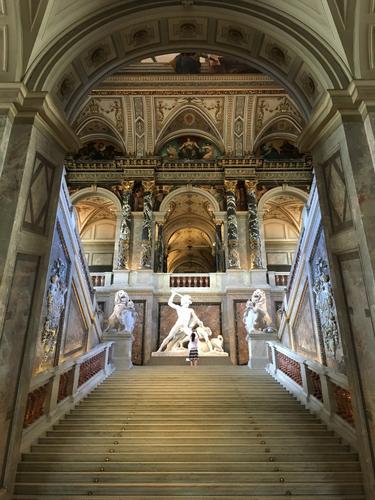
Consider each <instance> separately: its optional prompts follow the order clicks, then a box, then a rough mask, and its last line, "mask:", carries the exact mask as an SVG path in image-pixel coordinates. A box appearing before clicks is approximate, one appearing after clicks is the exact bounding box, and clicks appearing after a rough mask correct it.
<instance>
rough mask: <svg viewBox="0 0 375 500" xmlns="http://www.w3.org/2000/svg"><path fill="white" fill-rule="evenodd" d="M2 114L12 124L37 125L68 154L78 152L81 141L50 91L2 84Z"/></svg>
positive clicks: (20, 85) (0, 109)
mask: <svg viewBox="0 0 375 500" xmlns="http://www.w3.org/2000/svg"><path fill="white" fill-rule="evenodd" d="M0 95H1V98H0V112H1V111H2V112H3V113H8V114H9V117H10V119H11V120H12V121H15V120H18V121H21V122H24V123H30V124H35V125H36V126H37V127H38V128H39V129H40V130H41V131H42V132H46V133H47V134H48V135H49V136H51V137H52V138H53V139H54V141H55V142H56V143H58V144H59V145H60V146H61V147H62V149H63V150H65V151H75V150H77V149H78V148H79V146H80V141H79V139H78V137H77V135H76V134H75V132H74V131H73V129H72V127H71V125H70V124H69V122H68V121H67V119H66V117H65V115H64V113H63V111H62V110H61V109H60V107H59V106H58V105H57V103H56V102H55V99H54V98H53V97H52V96H51V95H50V94H49V93H48V92H33V91H29V90H28V89H27V87H26V86H25V85H24V84H22V83H12V82H8V83H6V82H3V83H0Z"/></svg>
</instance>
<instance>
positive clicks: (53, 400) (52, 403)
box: [46, 372, 61, 415]
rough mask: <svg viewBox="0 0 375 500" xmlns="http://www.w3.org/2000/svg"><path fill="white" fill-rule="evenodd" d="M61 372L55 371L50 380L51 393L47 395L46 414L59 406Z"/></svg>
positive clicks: (49, 413)
mask: <svg viewBox="0 0 375 500" xmlns="http://www.w3.org/2000/svg"><path fill="white" fill-rule="evenodd" d="M60 377H61V373H58V372H57V373H55V374H54V375H53V377H52V379H51V381H50V387H49V393H48V396H47V404H46V414H47V415H51V414H52V413H54V411H55V410H56V407H57V403H58V401H57V399H58V394H59V386H60Z"/></svg>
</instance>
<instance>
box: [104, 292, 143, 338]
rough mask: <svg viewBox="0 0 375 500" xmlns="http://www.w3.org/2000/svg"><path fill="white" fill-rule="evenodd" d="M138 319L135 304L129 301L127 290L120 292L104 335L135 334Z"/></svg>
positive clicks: (116, 297) (117, 294)
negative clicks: (110, 333)
mask: <svg viewBox="0 0 375 500" xmlns="http://www.w3.org/2000/svg"><path fill="white" fill-rule="evenodd" d="M137 317H138V313H137V311H136V310H135V307H134V302H133V301H132V300H130V299H129V295H128V294H127V293H126V292H125V290H119V291H118V292H116V295H115V305H114V308H113V312H112V314H111V315H110V317H109V318H108V325H107V328H106V329H105V331H104V333H107V332H114V333H133V330H134V327H135V324H136V321H137Z"/></svg>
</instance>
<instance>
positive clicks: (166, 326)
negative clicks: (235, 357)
mask: <svg viewBox="0 0 375 500" xmlns="http://www.w3.org/2000/svg"><path fill="white" fill-rule="evenodd" d="M192 307H193V309H194V311H195V313H196V314H197V316H198V318H199V319H200V320H201V321H203V323H204V325H205V326H208V327H210V328H211V330H212V338H214V337H217V336H218V335H222V326H221V304H220V303H202V302H194V304H193V306H192ZM176 320H177V314H176V311H175V310H174V309H173V308H172V307H169V306H168V304H166V303H160V304H159V328H158V345H157V347H159V346H160V344H161V343H162V341H163V340H164V339H165V337H166V336H167V335H168V333H169V331H170V329H171V328H172V326H173V325H174V324H175V323H176ZM228 348H229V346H228V345H226V344H225V340H224V350H225V351H227V352H228Z"/></svg>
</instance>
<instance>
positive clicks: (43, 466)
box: [18, 461, 360, 473]
mask: <svg viewBox="0 0 375 500" xmlns="http://www.w3.org/2000/svg"><path fill="white" fill-rule="evenodd" d="M102 469H103V471H102ZM18 470H19V471H20V472H31V471H36V472H43V471H46V472H104V471H105V472H123V471H125V472H170V471H173V472H191V471H194V472H216V473H218V472H279V473H281V472H303V473H306V472H340V473H345V472H346V471H348V472H360V466H359V463H358V462H343V461H340V462H310V461H307V462H289V463H288V462H282V463H280V462H214V461H212V462H199V463H196V462H26V461H24V462H21V463H20V464H19V468H18Z"/></svg>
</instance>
